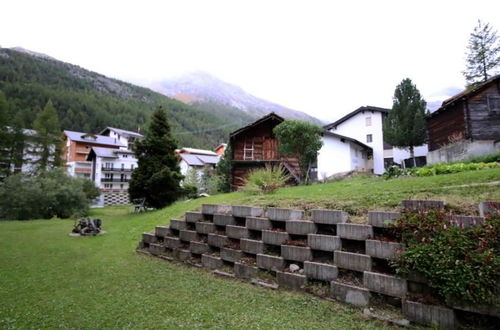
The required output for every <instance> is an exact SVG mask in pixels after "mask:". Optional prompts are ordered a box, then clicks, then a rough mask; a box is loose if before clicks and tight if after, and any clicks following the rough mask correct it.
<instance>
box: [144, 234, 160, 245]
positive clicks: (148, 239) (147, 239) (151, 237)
mask: <svg viewBox="0 0 500 330" xmlns="http://www.w3.org/2000/svg"><path fill="white" fill-rule="evenodd" d="M142 241H143V242H144V243H148V244H152V243H158V238H157V237H156V235H155V234H152V233H142Z"/></svg>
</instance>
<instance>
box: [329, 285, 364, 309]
mask: <svg viewBox="0 0 500 330" xmlns="http://www.w3.org/2000/svg"><path fill="white" fill-rule="evenodd" d="M330 289H331V290H330V293H331V295H332V298H335V299H337V300H339V301H342V302H346V303H348V304H351V305H356V306H367V305H368V304H369V303H370V291H368V290H367V289H365V288H360V287H357V286H353V285H348V284H344V283H340V282H336V281H332V282H331V284H330Z"/></svg>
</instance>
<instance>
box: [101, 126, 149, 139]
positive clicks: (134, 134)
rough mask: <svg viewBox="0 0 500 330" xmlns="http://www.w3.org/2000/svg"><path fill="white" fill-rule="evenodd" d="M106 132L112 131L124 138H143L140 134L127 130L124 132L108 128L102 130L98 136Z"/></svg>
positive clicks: (119, 129)
mask: <svg viewBox="0 0 500 330" xmlns="http://www.w3.org/2000/svg"><path fill="white" fill-rule="evenodd" d="M108 130H110V131H113V132H115V133H118V134H120V135H124V136H136V137H144V136H143V135H142V134H140V133H137V132H132V131H127V130H124V129H121V128H115V127H109V126H108V127H106V128H105V129H103V130H102V131H101V132H100V133H99V134H104V133H105V132H106V131H108Z"/></svg>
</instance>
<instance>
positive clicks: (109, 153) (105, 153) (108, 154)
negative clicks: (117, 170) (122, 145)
mask: <svg viewBox="0 0 500 330" xmlns="http://www.w3.org/2000/svg"><path fill="white" fill-rule="evenodd" d="M92 151H94V153H95V155H96V156H97V157H103V158H118V156H117V155H116V151H118V149H111V148H99V147H92Z"/></svg>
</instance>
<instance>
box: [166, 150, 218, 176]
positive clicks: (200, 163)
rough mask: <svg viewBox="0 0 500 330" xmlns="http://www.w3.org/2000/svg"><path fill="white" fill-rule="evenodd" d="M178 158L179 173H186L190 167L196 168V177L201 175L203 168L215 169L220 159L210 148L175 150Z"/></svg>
mask: <svg viewBox="0 0 500 330" xmlns="http://www.w3.org/2000/svg"><path fill="white" fill-rule="evenodd" d="M175 153H176V154H177V157H178V158H179V166H180V169H181V174H182V175H184V176H185V175H186V174H187V173H188V171H189V170H190V169H194V170H196V172H197V174H198V177H201V176H202V174H203V171H204V169H205V168H207V167H208V169H209V170H211V171H213V170H215V167H216V166H217V163H218V162H219V160H220V157H221V156H220V155H218V154H216V153H215V152H213V151H210V150H203V149H193V148H182V149H177V150H176V151H175Z"/></svg>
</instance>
